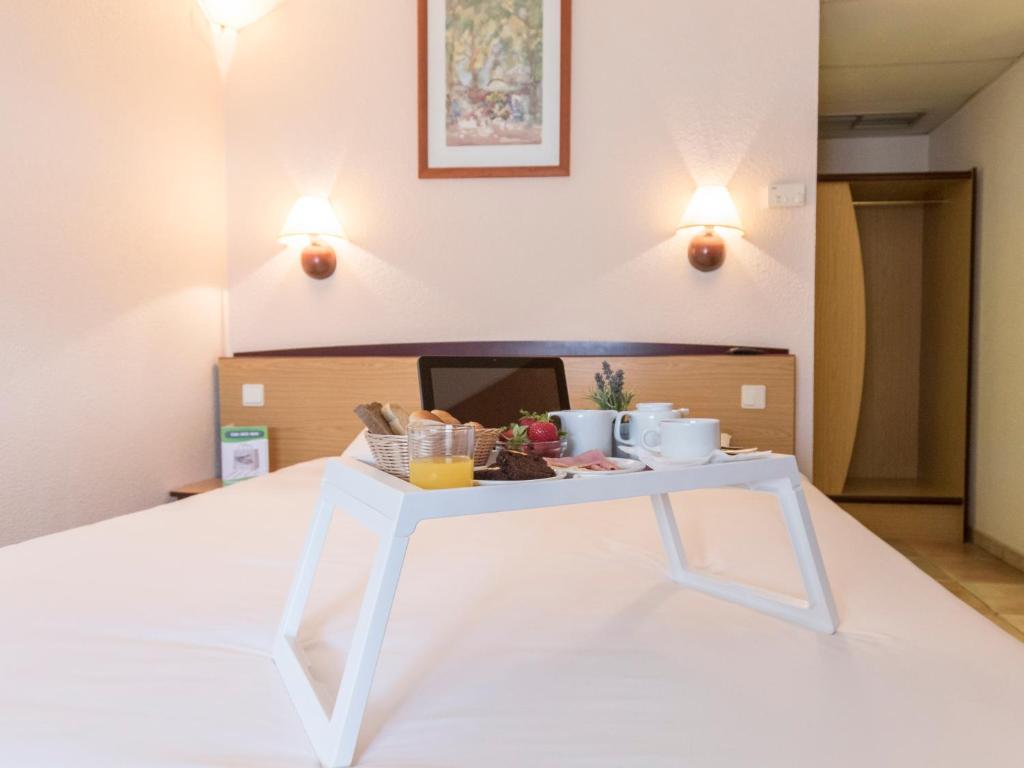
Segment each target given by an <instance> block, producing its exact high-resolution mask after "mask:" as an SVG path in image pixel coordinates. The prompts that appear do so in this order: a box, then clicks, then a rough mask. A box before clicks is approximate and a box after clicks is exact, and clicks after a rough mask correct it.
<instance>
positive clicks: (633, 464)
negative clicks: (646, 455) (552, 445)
mask: <svg viewBox="0 0 1024 768" xmlns="http://www.w3.org/2000/svg"><path fill="white" fill-rule="evenodd" d="M608 461H610V462H611V463H612V464H614V465H615V466H617V467H618V469H586V468H584V467H566V468H565V470H566V472H568V473H569V474H570V475H573V476H575V477H600V476H605V475H628V474H629V473H630V472H640V471H642V470H644V469H646V468H647V465H646V464H644V463H643V462H642V461H638V460H637V459H616V458H609V459H608Z"/></svg>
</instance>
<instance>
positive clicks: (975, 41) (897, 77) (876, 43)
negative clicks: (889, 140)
mask: <svg viewBox="0 0 1024 768" xmlns="http://www.w3.org/2000/svg"><path fill="white" fill-rule="evenodd" d="M1022 54H1024V0H822V3H821V81H820V86H819V104H818V113H819V115H821V116H822V118H826V117H828V116H833V118H834V116H840V115H842V116H854V115H856V116H866V118H865V119H861V120H859V121H857V124H856V125H854V119H853V118H852V117H850V118H849V119H847V118H845V117H844V118H843V119H829V120H824V119H823V120H822V125H821V136H822V137H840V136H893V135H905V134H922V133H929V132H930V131H931V130H932V129H933V128H935V127H937V126H938V125H939V124H940V123H942V122H943V121H944V120H945V119H946V118H948V117H950V116H951V115H952V114H953V113H954V112H956V111H957V110H958V109H959V108H960V107H961V106H963V104H964V103H965V102H966V101H967V100H968V99H970V98H971V96H973V95H974V94H975V93H977V92H978V91H979V90H981V89H982V88H984V87H985V86H986V85H988V84H989V83H990V82H992V81H993V80H995V79H996V78H997V77H998V76H999V75H1000V74H1002V73H1003V72H1004V71H1005V70H1006V69H1007V68H1008V67H1009V66H1010V65H1011V64H1013V63H1014V61H1016V60H1017V59H1018V58H1020V56H1021V55H1022ZM908 113H909V116H908ZM915 113H918V114H920V117H919V118H918V119H916V121H913V114H915ZM872 115H873V116H876V117H875V118H874V119H872V118H871V117H870V116H872ZM882 115H904V116H905V119H904V120H890V119H878V117H877V116H882ZM900 122H904V123H907V122H912V124H910V125H906V124H904V125H900V124H899V123H900ZM873 124H874V127H873Z"/></svg>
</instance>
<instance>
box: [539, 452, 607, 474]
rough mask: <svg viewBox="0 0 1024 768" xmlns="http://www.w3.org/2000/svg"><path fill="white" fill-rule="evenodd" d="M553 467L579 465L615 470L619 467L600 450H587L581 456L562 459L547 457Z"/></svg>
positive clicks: (586, 467) (580, 466)
mask: <svg viewBox="0 0 1024 768" xmlns="http://www.w3.org/2000/svg"><path fill="white" fill-rule="evenodd" d="M546 461H547V463H548V465H549V466H552V467H564V468H569V467H578V468H579V469H603V470H614V469H618V467H617V466H616V465H615V464H613V463H612V462H611V461H609V460H608V457H607V456H605V455H604V454H603V453H601V452H600V451H586V452H584V453H581V454H580V455H579V456H571V457H563V458H561V459H546Z"/></svg>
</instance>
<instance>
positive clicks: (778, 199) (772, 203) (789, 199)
mask: <svg viewBox="0 0 1024 768" xmlns="http://www.w3.org/2000/svg"><path fill="white" fill-rule="evenodd" d="M768 205H769V207H771V208H799V207H800V206H802V205H807V185H806V184H772V188H771V189H770V190H769V192H768Z"/></svg>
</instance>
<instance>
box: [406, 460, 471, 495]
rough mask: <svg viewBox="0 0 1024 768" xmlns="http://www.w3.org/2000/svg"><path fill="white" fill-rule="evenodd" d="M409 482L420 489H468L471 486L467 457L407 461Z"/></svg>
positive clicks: (469, 465) (469, 466)
mask: <svg viewBox="0 0 1024 768" xmlns="http://www.w3.org/2000/svg"><path fill="white" fill-rule="evenodd" d="M409 482H410V483H412V484H413V485H415V486H419V487H420V488H427V489H430V490H434V489H437V488H468V487H470V486H472V485H473V459H471V458H470V457H469V456H431V457H429V458H425V459H412V460H410V461H409Z"/></svg>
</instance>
